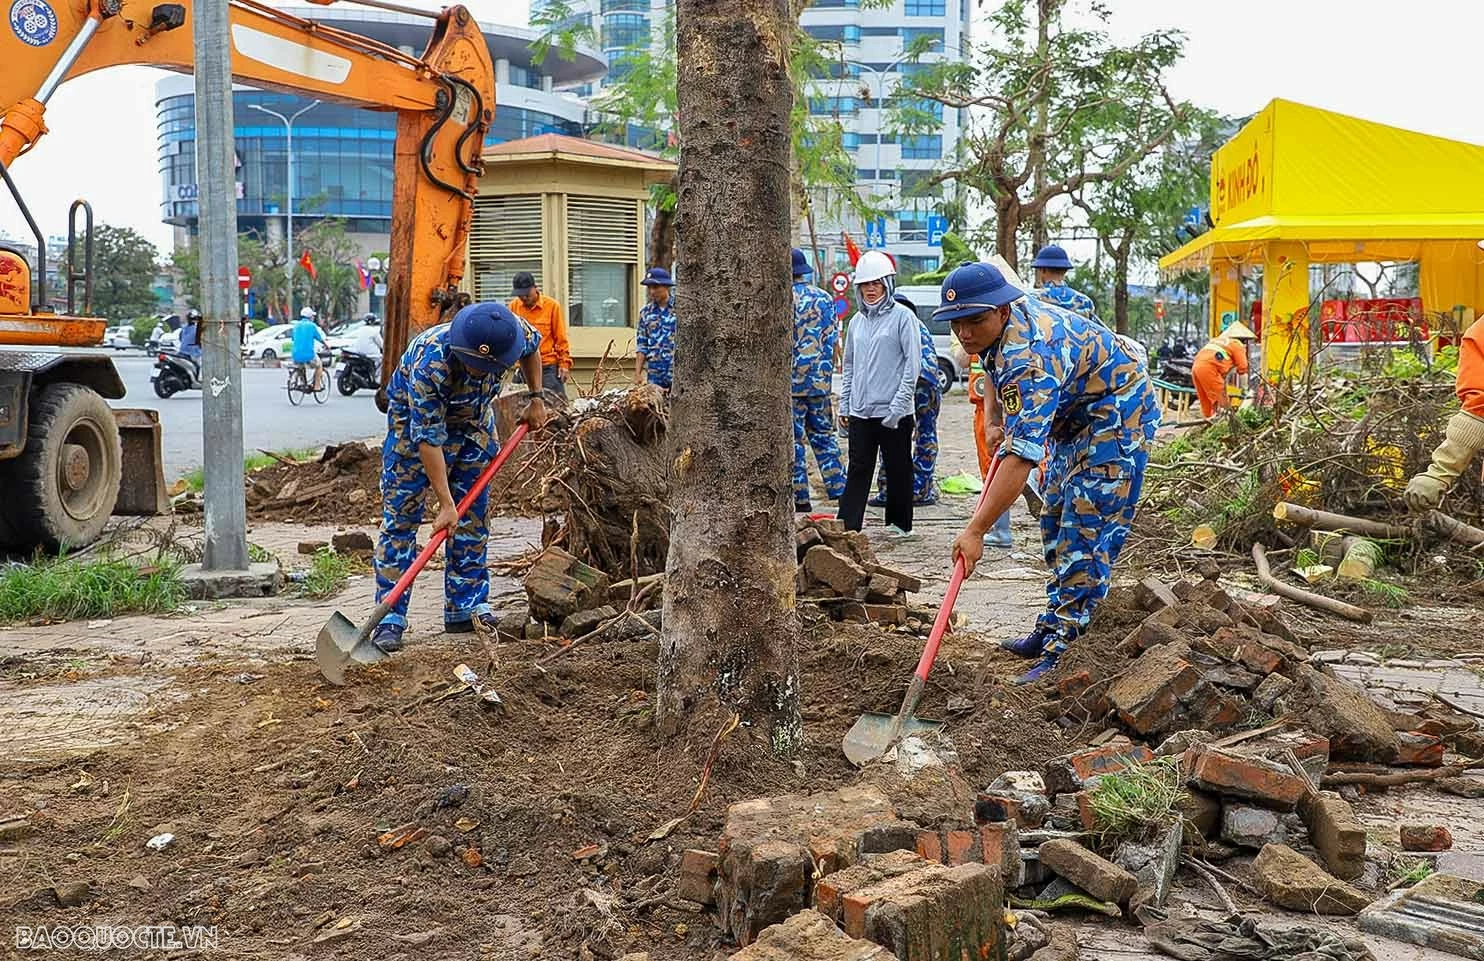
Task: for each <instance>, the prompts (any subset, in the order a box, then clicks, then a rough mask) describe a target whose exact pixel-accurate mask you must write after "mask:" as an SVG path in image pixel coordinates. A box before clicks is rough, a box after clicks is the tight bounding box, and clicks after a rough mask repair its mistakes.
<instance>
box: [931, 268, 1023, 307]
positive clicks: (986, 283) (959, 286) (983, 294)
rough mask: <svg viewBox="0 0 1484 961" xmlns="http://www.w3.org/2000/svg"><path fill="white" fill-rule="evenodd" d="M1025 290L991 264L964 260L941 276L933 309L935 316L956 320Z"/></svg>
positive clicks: (1002, 303) (1009, 300)
mask: <svg viewBox="0 0 1484 961" xmlns="http://www.w3.org/2000/svg"><path fill="white" fill-rule="evenodd" d="M1023 296H1025V294H1024V293H1023V292H1022V291H1021V290H1020V289H1019V288H1017V287H1012V286H1011V285H1010V282H1009V281H1008V280H1006V279H1005V275H1004V274H1002V273H1000V269H999V268H998V267H996V266H994V265H993V264H964V265H963V266H961V267H955V268H953V272H952V273H950V274H949V275H948V276H947V277H945V278H943V289H942V304H941V305H940V306H939V307H937V308H936V309H935V310H934V311H933V318H934V319H935V320H957V319H959V318H960V317H972V316H974V315H975V314H982V313H984V312H985V311H986V310H993V309H994V308H996V307H1003V306H1005V305H1006V304H1008V303H1012V302H1014V301H1016V300H1019V299H1020V298H1021V297H1023Z"/></svg>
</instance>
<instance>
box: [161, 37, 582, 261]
mask: <svg viewBox="0 0 1484 961" xmlns="http://www.w3.org/2000/svg"><path fill="white" fill-rule="evenodd" d="M291 12H296V13H297V12H299V11H291ZM303 15H304V16H306V17H312V18H313V19H315V20H317V21H319V22H321V23H326V24H328V25H331V26H334V27H337V28H339V29H342V30H349V31H353V32H356V33H360V34H363V35H365V36H369V37H371V38H373V39H375V40H379V41H381V42H383V43H386V44H389V45H391V46H394V47H399V48H401V49H403V50H404V51H406V52H414V53H420V52H421V51H422V49H423V47H424V45H425V44H426V40H427V36H428V33H429V29H430V22H429V21H428V20H426V19H423V18H419V17H408V16H402V15H398V14H389V13H380V12H372V11H354V10H352V11H349V12H341V11H339V10H335V11H329V10H324V9H322V8H316V9H315V10H314V11H313V12H312V13H311V12H309V11H304V12H303ZM483 32H484V34H485V37H486V39H487V40H488V41H489V44H490V54H491V59H492V60H494V62H495V71H496V91H495V100H496V107H495V118H494V122H493V124H492V125H491V127H490V130H489V133H488V134H487V136H486V143H487V144H495V143H502V142H504V141H507V140H517V139H520V138H522V137H529V136H534V135H536V134H543V133H559V134H566V135H568V136H576V137H580V136H582V135H583V132H584V122H585V114H586V108H585V106H584V105H583V104H582V102H581V101H580V100H579V99H577V98H576V97H575V96H571V95H566V94H562V93H559V92H556V88H557V87H561V86H571V85H575V84H577V83H586V82H590V81H591V80H593V79H595V78H596V77H598V76H601V74H602V72H603V69H604V64H603V61H602V59H601V58H600V57H598V56H597V55H596V53H595V52H592V51H586V52H584V51H579V52H578V55H577V56H576V58H574V59H573V60H571V61H567V60H563V59H562V58H559V57H552V58H550V60H548V61H547V64H546V65H545V69H543V67H541V66H538V65H536V64H535V63H534V62H532V59H531V50H530V41H531V40H532V39H534V37H535V34H534V32H533V31H526V30H521V29H519V28H514V27H503V26H498V27H497V26H484V27H483ZM232 99H233V120H234V124H235V134H236V153H237V158H236V163H237V215H238V222H239V226H240V228H241V229H242V230H243V231H244V232H253V231H256V232H261V233H263V234H264V235H267V236H282V230H283V228H284V226H285V221H286V219H287V218H286V215H287V207H286V203H287V198H288V196H289V191H288V189H287V188H288V176H289V162H288V160H289V158H288V144H289V138H288V132H287V130H286V129H285V125H284V122H283V121H282V120H280V119H279V118H278V117H276V116H273V115H272V114H270V113H267V112H265V111H270V110H271V111H273V112H275V113H278V114H282V115H284V116H285V117H292V116H293V115H294V114H295V113H299V111H301V110H302V111H303V113H299V116H298V117H297V119H295V120H294V122H293V152H294V189H293V192H292V196H293V202H294V219H295V231H296V232H297V231H298V230H299V229H302V227H305V226H308V225H309V224H310V223H311V222H312V221H313V220H314V219H315V218H319V217H335V218H340V219H343V220H344V221H345V222H346V226H347V229H348V230H349V231H350V232H351V233H353V234H362V235H373V237H374V235H385V234H387V233H388V232H389V231H390V229H391V215H392V179H393V177H392V166H393V165H392V151H393V145H394V143H395V141H396V126H397V118H396V114H395V113H392V112H389V111H381V110H366V109H361V108H358V107H349V106H343V105H340V104H333V103H326V102H321V103H318V104H315V105H314V106H313V107H310V106H309V105H310V104H311V103H312V99H311V98H309V97H301V96H294V95H291V94H283V93H275V92H269V91H263V90H255V89H251V88H248V87H244V86H238V87H236V88H235V90H234V93H233V98H232ZM306 107H309V109H308V110H305V109H304V108H306ZM258 108H263V109H261V110H260V109H258ZM156 115H157V121H158V128H157V132H158V151H159V171H160V183H161V190H162V195H161V210H160V212H161V219H163V220H164V221H165V222H167V223H170V224H173V225H175V226H176V227H177V228H179V230H178V240H179V239H183V238H180V237H179V233H181V232H184V233H186V234H188V235H189V234H194V232H195V228H196V220H197V217H198V215H199V213H198V209H197V205H196V191H197V180H196V149H195V147H196V130H195V93H194V86H193V80H192V78H191V77H189V76H170V77H166V78H164V79H162V80H160V81H159V83H158V84H157V85H156Z"/></svg>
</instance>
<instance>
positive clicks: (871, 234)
mask: <svg viewBox="0 0 1484 961" xmlns="http://www.w3.org/2000/svg"><path fill="white" fill-rule="evenodd" d="M885 246H886V218H885V217H877V218H876V219H875V220H868V221H866V249H867V250H880V249H881V248H883V247H885Z"/></svg>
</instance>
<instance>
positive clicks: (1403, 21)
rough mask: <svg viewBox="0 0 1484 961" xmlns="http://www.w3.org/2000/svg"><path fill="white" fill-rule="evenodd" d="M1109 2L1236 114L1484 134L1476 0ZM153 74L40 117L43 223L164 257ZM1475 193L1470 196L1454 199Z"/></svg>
mask: <svg viewBox="0 0 1484 961" xmlns="http://www.w3.org/2000/svg"><path fill="white" fill-rule="evenodd" d="M406 2H411V3H414V4H418V5H421V6H427V7H429V8H434V7H436V6H437V5H436V4H432V3H427V2H425V0H406ZM986 2H987V3H990V4H992V3H993V2H994V0H986ZM1073 2H1074V3H1076V2H1077V0H1073ZM1108 3H1109V6H1111V7H1112V8H1113V9H1114V11H1115V13H1114V16H1113V19H1112V20H1111V22H1110V23H1109V24H1108V27H1109V29H1110V30H1112V31H1113V32H1114V33H1115V34H1117V35H1119V36H1120V37H1132V36H1134V35H1137V34H1138V33H1140V32H1142V31H1145V30H1148V29H1151V28H1154V27H1174V28H1178V29H1180V30H1183V31H1185V33H1186V34H1187V37H1188V43H1187V46H1186V56H1185V60H1184V62H1182V63H1181V64H1180V66H1179V67H1177V68H1176V69H1175V71H1174V73H1173V75H1172V76H1171V86H1172V89H1173V92H1174V94H1175V95H1176V96H1177V97H1182V98H1186V99H1189V100H1193V101H1195V102H1197V103H1199V104H1201V105H1203V106H1206V107H1210V108H1213V109H1216V110H1219V111H1222V112H1223V113H1226V114H1231V115H1245V114H1250V113H1255V112H1256V111H1258V110H1260V109H1261V108H1262V106H1263V105H1264V104H1266V103H1267V102H1268V101H1269V100H1271V99H1273V98H1274V97H1283V98H1286V99H1289V100H1297V101H1300V102H1303V103H1308V104H1312V105H1314V106H1317V107H1323V108H1326V109H1330V110H1337V111H1340V112H1342V113H1349V114H1354V115H1357V116H1361V117H1364V118H1366V119H1370V120H1377V121H1381V122H1383V123H1390V124H1394V125H1397V126H1403V127H1409V128H1411V129H1415V130H1420V131H1423V132H1424V133H1431V134H1437V135H1440V136H1448V137H1454V138H1457V139H1460V140H1467V141H1470V142H1473V143H1479V144H1484V110H1481V109H1480V108H1479V107H1478V103H1479V100H1480V96H1481V94H1484V73H1481V71H1480V68H1479V66H1478V63H1479V57H1478V50H1479V45H1480V43H1481V40H1484V2H1481V0H1410V2H1408V3H1405V4H1400V3H1397V2H1396V0H1244V2H1241V3H1196V2H1191V0H1108ZM468 6H469V7H470V8H471V9H472V10H473V11H474V13H475V15H476V16H477V17H478V18H479V19H481V20H484V21H486V22H494V23H507V24H516V25H524V24H525V23H526V16H527V4H526V0H468ZM159 76H161V74H159V73H158V72H156V71H153V70H149V69H147V68H142V67H120V68H116V69H114V70H111V71H104V72H102V73H98V74H93V75H92V76H88V77H83V78H81V79H79V80H75V81H72V82H71V83H68V84H66V85H64V86H63V87H62V88H61V89H60V90H59V91H58V92H57V93H56V95H55V96H54V97H53V98H52V101H51V104H50V105H49V107H48V111H47V118H46V120H47V125H48V126H49V127H50V128H51V131H52V132H51V133H50V134H48V135H47V136H45V137H44V138H43V139H42V141H41V143H40V145H39V146H38V147H37V148H36V149H35V150H33V151H32V152H31V153H30V154H29V155H27V156H25V157H23V158H21V159H20V160H18V161H17V162H16V164H15V165H14V175H15V178H16V180H17V181H18V183H19V184H20V186H21V188H22V190H23V191H24V192H25V195H26V197H27V200H28V202H29V203H30V205H31V209H32V211H33V212H34V213H35V215H36V217H37V219H38V220H39V221H40V222H41V227H42V230H43V231H45V232H47V233H49V234H59V233H63V232H64V231H65V219H66V211H67V205H68V204H69V203H71V201H72V200H73V198H75V197H77V196H79V195H81V196H86V197H87V198H88V199H89V200H90V201H92V204H93V209H94V211H95V212H96V215H97V217H98V219H99V220H101V221H105V222H108V223H112V224H120V225H127V226H131V227H134V228H136V229H138V230H140V231H142V232H143V233H144V234H145V235H146V236H147V237H149V239H150V240H152V241H154V242H155V243H156V244H157V245H158V246H159V247H160V249H161V251H162V253H165V254H168V252H169V249H170V246H171V231H170V228H169V227H167V226H166V225H164V224H162V223H161V222H160V220H159V216H160V211H159V198H160V179H159V173H158V171H157V170H156V164H155V115H154V82H155V80H156V79H157V78H158V77H159ZM497 109H498V107H497ZM1481 193H1484V185H1481ZM1470 201H1472V202H1475V203H1477V202H1478V198H1460V202H1461V203H1468V202H1470ZM0 228H3V229H5V230H8V231H9V232H10V233H11V234H12V235H13V236H25V234H26V231H25V225H24V222H23V221H22V220H21V219H20V217H19V215H17V214H16V213H15V211H14V209H13V207H12V205H11V203H10V200H9V198H8V197H0Z"/></svg>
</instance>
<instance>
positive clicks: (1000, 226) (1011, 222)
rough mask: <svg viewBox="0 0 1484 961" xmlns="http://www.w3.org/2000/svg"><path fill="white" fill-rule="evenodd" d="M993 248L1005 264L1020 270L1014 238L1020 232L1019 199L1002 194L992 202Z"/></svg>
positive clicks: (1011, 195)
mask: <svg viewBox="0 0 1484 961" xmlns="http://www.w3.org/2000/svg"><path fill="white" fill-rule="evenodd" d="M994 214H995V216H994V229H995V246H996V247H998V248H999V251H998V253H999V255H1000V256H1001V257H1004V258H1005V263H1007V264H1009V265H1010V266H1011V267H1013V268H1014V269H1015V270H1016V271H1017V272H1018V271H1019V270H1020V253H1019V251H1018V250H1017V248H1016V245H1015V236H1016V234H1018V233H1019V232H1020V198H1019V197H1017V196H1015V195H1014V194H1004V195H1001V196H999V197H996V198H995V202H994Z"/></svg>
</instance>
